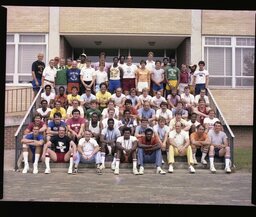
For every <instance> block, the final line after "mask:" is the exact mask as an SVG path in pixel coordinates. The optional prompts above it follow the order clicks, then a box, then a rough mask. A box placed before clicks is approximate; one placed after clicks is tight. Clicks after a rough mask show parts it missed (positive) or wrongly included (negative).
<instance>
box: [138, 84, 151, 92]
mask: <svg viewBox="0 0 256 217" xmlns="http://www.w3.org/2000/svg"><path fill="white" fill-rule="evenodd" d="M145 87H146V88H148V90H149V86H148V82H138V91H139V92H142V89H143V88H145Z"/></svg>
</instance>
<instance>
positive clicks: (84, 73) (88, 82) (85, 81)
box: [80, 59, 96, 95]
mask: <svg viewBox="0 0 256 217" xmlns="http://www.w3.org/2000/svg"><path fill="white" fill-rule="evenodd" d="M85 62H86V66H84V67H83V68H82V69H81V72H80V80H81V83H82V85H81V89H80V93H81V94H80V95H82V94H83V93H85V90H86V88H90V89H91V90H92V93H94V84H95V79H96V75H95V69H94V68H92V67H91V60H89V59H86V60H85Z"/></svg>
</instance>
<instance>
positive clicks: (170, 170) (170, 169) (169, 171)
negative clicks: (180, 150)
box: [168, 164, 173, 173]
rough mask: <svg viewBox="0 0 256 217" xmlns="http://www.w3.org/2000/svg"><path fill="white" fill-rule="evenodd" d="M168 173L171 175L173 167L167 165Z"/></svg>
mask: <svg viewBox="0 0 256 217" xmlns="http://www.w3.org/2000/svg"><path fill="white" fill-rule="evenodd" d="M168 173H173V166H172V164H170V165H169V169H168Z"/></svg>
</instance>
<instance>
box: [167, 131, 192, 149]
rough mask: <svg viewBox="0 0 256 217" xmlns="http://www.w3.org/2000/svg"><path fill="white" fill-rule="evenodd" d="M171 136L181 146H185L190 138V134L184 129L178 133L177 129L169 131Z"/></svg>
mask: <svg viewBox="0 0 256 217" xmlns="http://www.w3.org/2000/svg"><path fill="white" fill-rule="evenodd" d="M169 138H170V139H174V141H175V143H176V144H177V146H178V147H180V146H184V144H185V140H186V139H189V134H188V132H186V131H184V130H181V131H180V133H177V132H176V130H172V131H171V132H170V133H169Z"/></svg>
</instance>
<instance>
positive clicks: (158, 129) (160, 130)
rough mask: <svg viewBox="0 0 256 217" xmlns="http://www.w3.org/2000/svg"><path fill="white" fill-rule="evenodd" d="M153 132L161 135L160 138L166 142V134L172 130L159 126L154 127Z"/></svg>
mask: <svg viewBox="0 0 256 217" xmlns="http://www.w3.org/2000/svg"><path fill="white" fill-rule="evenodd" d="M153 130H154V132H155V133H156V134H158V135H159V137H160V139H161V140H162V141H163V140H164V136H165V134H166V133H169V132H170V128H169V127H168V126H166V125H164V127H163V128H161V127H160V126H159V124H157V125H155V126H153Z"/></svg>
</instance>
